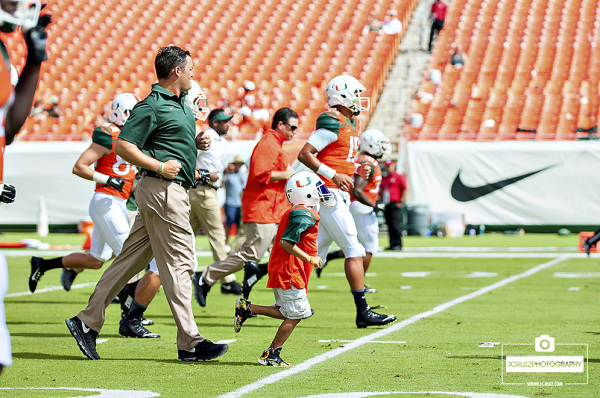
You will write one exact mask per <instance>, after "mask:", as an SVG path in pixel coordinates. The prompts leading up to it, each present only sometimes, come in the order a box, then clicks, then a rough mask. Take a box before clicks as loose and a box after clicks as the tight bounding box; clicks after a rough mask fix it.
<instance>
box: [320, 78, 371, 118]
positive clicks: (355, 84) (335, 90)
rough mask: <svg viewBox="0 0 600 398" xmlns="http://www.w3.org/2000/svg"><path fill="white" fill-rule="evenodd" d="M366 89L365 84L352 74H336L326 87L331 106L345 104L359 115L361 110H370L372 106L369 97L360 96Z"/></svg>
mask: <svg viewBox="0 0 600 398" xmlns="http://www.w3.org/2000/svg"><path fill="white" fill-rule="evenodd" d="M366 90H367V89H366V88H365V86H363V85H362V84H360V82H359V81H358V80H356V79H355V78H354V77H352V76H350V75H339V76H336V77H334V78H333V79H331V81H330V82H329V83H327V88H326V89H325V94H326V95H327V104H329V106H331V107H333V106H335V105H341V106H344V107H346V108H348V109H350V110H351V111H352V113H353V114H354V115H355V116H357V115H359V114H360V112H361V111H363V112H364V111H368V110H369V107H370V106H371V99H370V98H369V97H361V96H360V93H362V92H363V91H366Z"/></svg>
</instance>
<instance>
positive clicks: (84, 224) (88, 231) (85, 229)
mask: <svg viewBox="0 0 600 398" xmlns="http://www.w3.org/2000/svg"><path fill="white" fill-rule="evenodd" d="M93 232H94V223H93V222H92V221H90V220H84V221H81V222H80V223H79V233H81V234H85V242H83V249H84V250H89V249H90V248H91V247H92V233H93Z"/></svg>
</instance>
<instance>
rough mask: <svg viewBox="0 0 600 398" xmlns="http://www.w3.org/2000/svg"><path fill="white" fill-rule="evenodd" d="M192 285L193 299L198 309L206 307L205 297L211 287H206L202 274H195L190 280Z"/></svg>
mask: <svg viewBox="0 0 600 398" xmlns="http://www.w3.org/2000/svg"><path fill="white" fill-rule="evenodd" d="M192 283H193V285H194V297H195V298H196V302H197V303H198V304H199V305H200V307H206V295H207V294H208V292H209V291H210V288H211V287H212V286H208V285H207V284H206V282H205V281H204V278H203V277H202V272H196V273H195V274H194V278H193V279H192Z"/></svg>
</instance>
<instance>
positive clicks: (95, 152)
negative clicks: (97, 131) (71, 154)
mask: <svg viewBox="0 0 600 398" xmlns="http://www.w3.org/2000/svg"><path fill="white" fill-rule="evenodd" d="M109 139H110V136H109ZM109 153H110V150H109V149H107V148H106V147H104V146H102V145H100V144H97V143H95V142H92V143H91V145H90V146H89V148H88V149H86V150H85V151H83V153H82V154H81V156H79V159H77V161H76V162H75V166H73V174H75V175H77V176H78V177H81V178H83V179H86V180H90V181H93V180H94V173H96V172H95V171H94V170H92V169H91V168H90V166H91V165H92V164H94V163H95V162H96V161H97V160H99V159H100V158H101V157H103V156H106V155H108V154H109ZM107 177H108V176H107Z"/></svg>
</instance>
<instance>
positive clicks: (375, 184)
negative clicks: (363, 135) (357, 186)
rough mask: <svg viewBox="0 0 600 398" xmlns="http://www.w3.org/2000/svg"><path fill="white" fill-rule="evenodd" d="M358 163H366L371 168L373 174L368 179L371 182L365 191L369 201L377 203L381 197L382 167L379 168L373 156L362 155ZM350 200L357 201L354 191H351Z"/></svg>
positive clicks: (357, 160)
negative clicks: (353, 194)
mask: <svg viewBox="0 0 600 398" xmlns="http://www.w3.org/2000/svg"><path fill="white" fill-rule="evenodd" d="M356 163H360V164H363V163H366V164H368V165H369V166H371V173H370V174H369V178H368V179H367V180H368V181H369V182H368V183H367V186H366V187H365V190H364V191H365V195H366V196H367V198H369V200H371V201H373V202H377V197H378V196H379V186H380V185H381V167H379V162H377V160H375V159H373V157H372V156H371V155H367V154H366V153H361V154H359V155H358V157H357V158H356ZM350 200H351V201H353V202H354V201H356V198H355V197H354V196H352V191H350Z"/></svg>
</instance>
